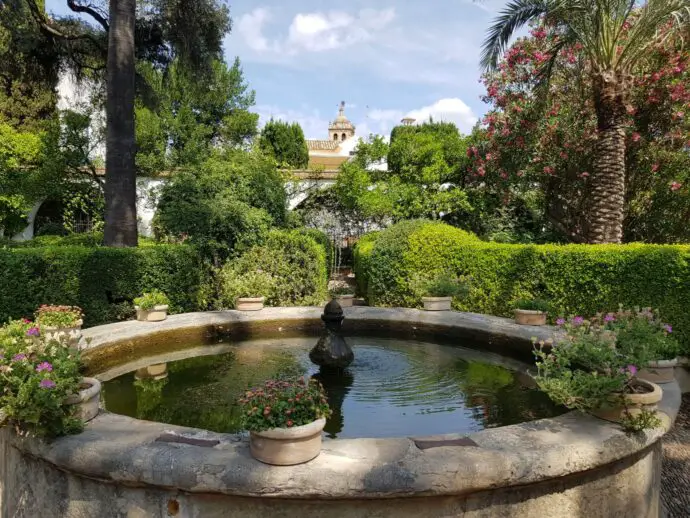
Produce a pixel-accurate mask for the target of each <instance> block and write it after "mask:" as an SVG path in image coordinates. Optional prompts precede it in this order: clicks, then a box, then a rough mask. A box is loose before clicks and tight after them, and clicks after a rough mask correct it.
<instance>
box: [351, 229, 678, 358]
mask: <svg viewBox="0 0 690 518" xmlns="http://www.w3.org/2000/svg"><path fill="white" fill-rule="evenodd" d="M446 269H450V270H451V271H453V272H455V273H457V274H458V275H467V276H469V277H470V278H471V281H470V293H469V296H468V297H467V299H466V300H463V301H456V306H455V307H456V309H460V310H464V311H473V312H478V313H487V314H493V315H502V316H511V314H512V304H513V303H514V301H516V300H517V299H520V298H530V297H536V298H543V299H546V300H548V301H549V302H550V303H551V305H552V307H553V314H552V317H554V316H558V315H574V314H580V315H583V316H591V315H593V314H595V313H597V312H600V311H609V310H615V309H616V308H617V307H618V305H619V304H623V305H624V306H627V307H633V306H643V307H647V306H650V307H653V308H657V309H659V311H660V312H661V315H662V317H663V318H664V319H665V320H667V321H668V322H669V323H671V324H672V325H673V326H674V329H675V331H676V332H677V333H678V338H679V339H680V340H681V342H682V343H684V345H685V347H686V349H690V247H689V246H682V245H642V244H629V245H508V244H496V243H485V242H481V241H478V240H476V238H473V237H472V236H471V235H469V236H468V234H467V233H465V232H462V231H458V229H455V228H453V227H450V226H447V225H444V224H439V223H421V224H420V223H419V222H417V223H414V224H413V225H409V224H408V225H407V226H403V225H400V224H399V225H394V226H393V227H391V228H389V229H386V230H385V231H383V232H380V233H379V234H378V235H377V236H376V237H375V238H374V239H367V238H364V239H363V240H362V241H361V242H360V244H359V246H358V247H357V251H356V261H355V274H356V276H357V279H358V282H360V283H361V286H360V291H361V292H362V293H363V294H365V295H366V296H367V298H368V300H369V303H370V304H372V305H382V306H403V307H415V306H419V305H420V300H418V298H417V297H416V296H415V294H414V293H413V290H412V289H411V287H410V284H409V280H410V279H411V278H413V276H414V275H415V274H418V273H425V274H428V273H430V272H434V271H441V270H446Z"/></svg>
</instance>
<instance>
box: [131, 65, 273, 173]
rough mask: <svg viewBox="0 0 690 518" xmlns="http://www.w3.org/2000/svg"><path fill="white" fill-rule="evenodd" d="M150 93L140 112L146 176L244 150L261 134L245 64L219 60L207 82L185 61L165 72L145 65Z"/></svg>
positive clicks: (140, 161)
mask: <svg viewBox="0 0 690 518" xmlns="http://www.w3.org/2000/svg"><path fill="white" fill-rule="evenodd" d="M139 72H140V74H141V75H142V76H143V77H144V79H145V80H146V83H147V86H148V89H147V91H146V92H145V95H141V96H140V97H139V99H138V101H137V106H136V122H137V124H136V138H137V146H138V148H137V169H138V170H139V172H142V173H145V174H155V173H160V172H161V171H164V170H170V169H174V168H177V167H181V166H185V165H190V164H199V163H200V162H203V161H204V160H206V159H207V158H208V157H209V156H210V155H211V153H212V150H213V146H214V145H217V144H223V145H226V146H237V145H240V144H244V143H246V142H247V140H248V139H250V138H251V137H253V136H254V135H255V134H256V131H257V123H258V118H259V117H258V115H257V114H253V113H250V112H249V108H251V107H252V106H253V105H254V92H253V91H252V90H249V87H248V85H247V83H246V82H245V81H244V77H243V73H242V68H241V66H240V62H239V60H235V63H234V64H233V66H232V67H228V66H227V65H226V64H225V63H224V62H222V61H220V60H214V61H213V62H212V63H211V66H210V69H209V71H208V73H207V74H206V76H205V77H204V80H203V81H200V80H199V77H198V76H197V75H196V74H194V73H193V71H191V70H190V69H189V68H186V67H185V66H183V64H181V63H180V61H179V60H174V61H173V62H172V63H170V64H169V65H168V66H167V67H166V69H165V70H160V69H159V68H156V67H155V66H153V65H152V64H150V63H140V64H139Z"/></svg>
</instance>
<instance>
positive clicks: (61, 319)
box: [36, 304, 83, 327]
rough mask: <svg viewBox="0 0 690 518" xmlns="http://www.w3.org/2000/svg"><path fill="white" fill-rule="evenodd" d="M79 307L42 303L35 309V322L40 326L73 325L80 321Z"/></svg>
mask: <svg viewBox="0 0 690 518" xmlns="http://www.w3.org/2000/svg"><path fill="white" fill-rule="evenodd" d="M82 317H83V315H82V312H81V308H80V307H78V306H47V305H45V304H44V305H42V306H41V307H40V308H38V311H36V323H37V324H38V325H39V326H41V327H44V326H45V327H75V326H77V325H79V324H80V323H81V321H82Z"/></svg>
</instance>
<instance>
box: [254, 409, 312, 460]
mask: <svg viewBox="0 0 690 518" xmlns="http://www.w3.org/2000/svg"><path fill="white" fill-rule="evenodd" d="M325 425H326V420H325V419H318V420H316V421H314V422H312V423H309V424H305V425H303V426H295V427H294V428H273V429H272V430H265V431H263V432H250V434H249V448H250V451H251V453H252V456H253V457H254V458H255V459H256V460H258V461H261V462H263V463H265V464H272V465H274V466H292V465H294V464H302V463H304V462H309V461H310V460H312V459H314V458H316V457H317V456H318V455H319V453H321V432H322V431H323V427H324V426H325Z"/></svg>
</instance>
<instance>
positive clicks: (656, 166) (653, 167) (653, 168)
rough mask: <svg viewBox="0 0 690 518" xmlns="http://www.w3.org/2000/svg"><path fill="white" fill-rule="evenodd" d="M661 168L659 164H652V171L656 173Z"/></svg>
mask: <svg viewBox="0 0 690 518" xmlns="http://www.w3.org/2000/svg"><path fill="white" fill-rule="evenodd" d="M658 170H659V164H652V172H653V173H656V172H657V171H658Z"/></svg>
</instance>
